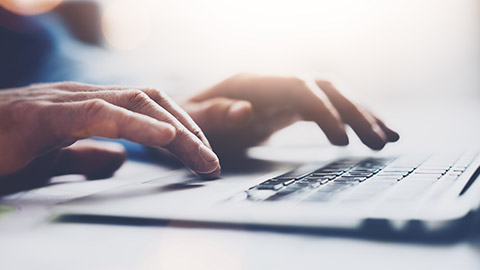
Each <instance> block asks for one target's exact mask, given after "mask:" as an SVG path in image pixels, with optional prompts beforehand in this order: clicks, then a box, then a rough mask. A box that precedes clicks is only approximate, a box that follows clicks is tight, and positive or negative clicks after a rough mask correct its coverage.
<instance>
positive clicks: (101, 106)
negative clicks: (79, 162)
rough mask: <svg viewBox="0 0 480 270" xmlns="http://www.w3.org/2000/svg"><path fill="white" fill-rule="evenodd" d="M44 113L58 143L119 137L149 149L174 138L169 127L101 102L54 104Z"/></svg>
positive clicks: (165, 143)
mask: <svg viewBox="0 0 480 270" xmlns="http://www.w3.org/2000/svg"><path fill="white" fill-rule="evenodd" d="M46 110H47V112H46V114H45V115H48V116H51V115H54V116H55V117H56V121H52V122H50V123H49V124H50V125H51V126H50V127H49V128H50V130H52V131H53V132H54V136H55V138H56V139H57V140H58V143H63V142H66V141H72V140H79V139H85V138H89V137H94V136H98V137H105V138H123V139H127V140H130V141H133V142H137V143H140V144H146V145H150V146H164V145H167V144H169V143H170V142H171V141H172V140H173V139H174V138H175V129H174V128H173V127H172V125H170V124H168V123H165V122H160V121H157V120H156V119H154V118H151V117H149V116H146V115H143V114H139V113H135V112H132V111H129V110H127V109H125V108H122V107H118V106H115V105H113V104H110V103H108V102H106V101H105V100H102V99H92V100H88V101H81V102H69V103H55V104H52V105H50V106H46Z"/></svg>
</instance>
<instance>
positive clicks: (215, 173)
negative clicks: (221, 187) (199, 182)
mask: <svg viewBox="0 0 480 270" xmlns="http://www.w3.org/2000/svg"><path fill="white" fill-rule="evenodd" d="M221 172H222V169H221V167H220V166H218V167H217V169H215V170H214V171H213V172H211V173H198V176H200V177H201V178H203V179H204V180H215V179H218V178H219V177H220V174H221Z"/></svg>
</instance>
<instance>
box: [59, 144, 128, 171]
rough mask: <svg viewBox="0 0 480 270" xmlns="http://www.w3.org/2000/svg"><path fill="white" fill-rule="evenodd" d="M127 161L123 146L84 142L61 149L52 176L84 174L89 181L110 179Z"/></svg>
mask: <svg viewBox="0 0 480 270" xmlns="http://www.w3.org/2000/svg"><path fill="white" fill-rule="evenodd" d="M125 159H126V154H125V149H124V148H123V146H122V145H121V144H118V143H114V142H106V141H94V140H82V141H78V142H76V143H75V144H73V145H71V146H69V147H66V148H62V149H60V151H59V152H58V155H57V157H56V159H55V160H56V162H55V163H54V166H53V168H54V171H53V172H52V175H64V174H82V175H85V176H86V177H87V178H88V179H101V178H107V177H110V176H111V175H112V174H113V173H114V172H115V171H116V170H117V169H118V168H120V166H121V165H122V164H123V162H124V161H125Z"/></svg>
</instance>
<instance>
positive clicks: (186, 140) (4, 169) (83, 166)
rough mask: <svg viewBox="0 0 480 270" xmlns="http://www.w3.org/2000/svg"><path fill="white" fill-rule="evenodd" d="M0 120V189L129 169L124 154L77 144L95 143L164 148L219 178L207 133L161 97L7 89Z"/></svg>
mask: <svg viewBox="0 0 480 270" xmlns="http://www.w3.org/2000/svg"><path fill="white" fill-rule="evenodd" d="M0 116H1V117H0V153H1V154H0V182H2V178H12V175H13V176H15V175H22V176H25V172H28V175H33V176H39V175H42V176H45V177H51V176H53V175H58V174H67V173H80V174H85V175H87V176H88V177H95V176H98V175H108V174H109V173H112V172H113V171H114V170H116V169H117V168H118V167H119V166H120V165H121V164H122V162H123V160H124V158H125V157H124V155H125V154H124V150H122V149H121V148H118V146H115V145H112V144H111V143H110V144H109V143H107V142H99V141H96V142H82V143H81V144H78V143H77V144H73V143H74V142H75V141H77V140H80V139H84V138H89V137H94V136H98V137H105V138H123V139H127V140H130V141H133V142H137V143H140V144H144V145H148V146H153V147H162V148H165V149H167V150H168V151H169V152H171V153H172V154H173V155H174V156H176V157H177V158H178V159H180V160H181V161H182V162H183V163H184V164H185V165H187V166H188V167H190V168H191V169H192V170H193V171H194V172H195V173H197V174H200V175H202V176H206V177H216V176H218V175H219V173H220V165H219V161H218V158H217V156H216V155H215V154H214V152H213V151H212V150H211V147H210V145H209V142H208V141H207V139H206V137H205V136H204V135H203V133H202V131H201V130H200V128H199V127H198V126H197V125H196V124H195V122H194V121H193V120H192V119H191V118H190V116H188V114H187V113H186V112H184V111H183V110H182V109H181V108H180V107H179V106H178V105H177V104H175V103H174V102H173V101H172V100H171V99H170V98H169V97H168V96H166V95H165V94H164V93H162V92H161V91H158V90H156V89H131V88H122V87H102V86H94V85H85V84H79V83H71V82H65V83H53V84H37V85H32V86H28V87H23V88H16V89H7V90H2V91H0ZM72 144H73V145H72ZM67 146H69V147H67Z"/></svg>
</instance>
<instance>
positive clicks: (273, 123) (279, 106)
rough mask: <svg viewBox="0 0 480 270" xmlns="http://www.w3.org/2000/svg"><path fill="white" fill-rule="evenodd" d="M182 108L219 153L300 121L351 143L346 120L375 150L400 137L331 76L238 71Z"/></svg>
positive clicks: (340, 142)
mask: <svg viewBox="0 0 480 270" xmlns="http://www.w3.org/2000/svg"><path fill="white" fill-rule="evenodd" d="M182 107H183V108H184V109H185V110H186V111H187V112H188V113H189V114H190V116H191V117H192V118H193V119H194V120H195V122H196V123H197V124H198V125H199V126H200V127H201V128H202V130H203V131H204V132H205V134H206V135H207V137H208V138H209V140H210V142H211V143H212V145H213V148H214V150H215V151H216V152H217V153H218V152H221V153H228V152H230V153H231V152H232V151H236V150H243V149H245V148H246V147H248V146H252V145H255V144H257V143H259V142H261V141H263V140H265V139H266V138H268V137H269V136H270V135H271V134H272V133H273V132H275V131H277V130H279V129H281V128H284V127H286V126H288V125H290V124H292V123H293V122H295V121H297V120H306V121H314V122H316V123H317V124H318V126H319V127H320V128H321V129H322V130H323V132H324V133H325V135H326V136H327V138H328V139H329V140H330V142H331V143H332V144H334V145H346V144H348V137H347V134H346V132H345V127H344V125H345V124H347V125H350V126H351V127H352V129H353V130H354V131H355V132H356V133H357V135H358V136H359V137H360V139H361V141H362V142H363V143H364V144H366V145H367V146H369V147H370V148H372V149H375V150H380V149H382V148H383V147H384V146H385V144H386V143H387V142H394V141H397V140H398V139H399V135H398V134H397V133H396V132H395V131H393V130H391V129H390V128H389V127H388V126H386V125H385V124H384V123H383V122H382V121H381V120H380V119H378V118H377V117H376V116H375V115H373V114H371V113H370V112H368V111H367V110H365V109H363V108H362V107H360V106H358V105H356V104H355V103H353V102H352V101H350V100H349V99H347V98H346V97H345V96H344V95H342V94H341V93H340V92H339V91H338V90H337V89H336V88H335V86H334V85H332V84H331V83H330V82H329V81H326V80H312V81H306V80H303V79H300V78H296V77H273V76H270V77H266V76H256V75H249V74H239V75H236V76H233V77H231V78H228V79H227V80H225V81H222V82H220V83H219V84H217V85H215V86H213V87H211V88H210V89H208V90H206V91H204V92H202V93H200V94H197V95H195V96H193V97H192V98H190V99H188V100H187V101H186V102H184V103H183V104H182Z"/></svg>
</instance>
